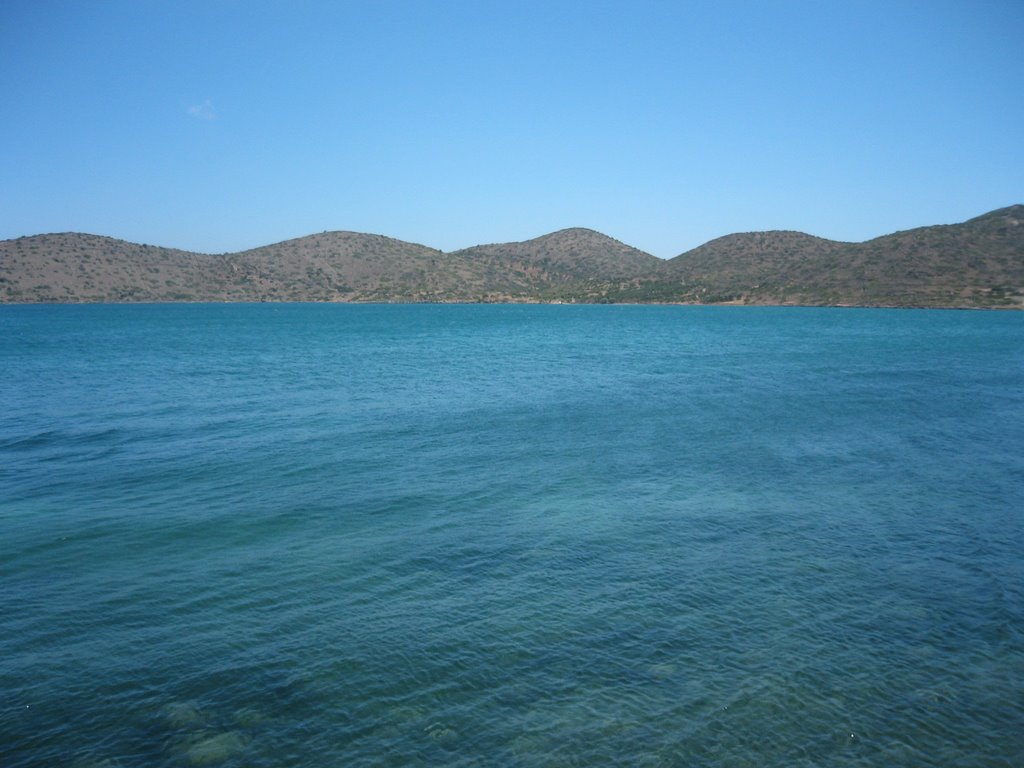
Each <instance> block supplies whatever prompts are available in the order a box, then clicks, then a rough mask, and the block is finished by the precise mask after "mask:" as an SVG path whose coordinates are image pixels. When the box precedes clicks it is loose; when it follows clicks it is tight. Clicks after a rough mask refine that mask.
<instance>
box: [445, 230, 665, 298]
mask: <svg viewBox="0 0 1024 768" xmlns="http://www.w3.org/2000/svg"><path fill="white" fill-rule="evenodd" d="M455 253H456V254H457V255H460V256H463V257H465V258H468V259H471V260H472V261H474V262H475V263H481V262H483V263H487V264H490V265H492V266H494V267H495V268H497V269H514V270H524V271H527V272H528V273H530V274H532V275H535V276H540V277H541V278H542V279H543V280H545V281H547V282H550V283H552V284H564V283H569V282H573V281H577V280H584V281H593V280H597V281H602V282H607V281H608V280H615V279H625V278H631V277H639V276H641V275H647V274H650V273H651V271H652V270H656V269H658V268H659V266H660V265H661V263H662V260H661V259H659V258H657V257H656V256H652V255H651V254H649V253H644V252H643V251H640V250H637V249H636V248H633V247H632V246H629V245H626V244H625V243H620V242H619V241H618V240H615V239H613V238H610V237H608V236H607V235H602V234H601V233H600V232H595V231H594V230H592V229H583V228H581V227H575V228H572V229H562V230H559V231H558V232H552V233H551V234H549V235H543V236H542V237H537V238H534V239H533V240H526V241H524V242H521V243H500V244H493V245H477V246H474V247H472V248H466V249H464V250H461V251H456V252H455Z"/></svg>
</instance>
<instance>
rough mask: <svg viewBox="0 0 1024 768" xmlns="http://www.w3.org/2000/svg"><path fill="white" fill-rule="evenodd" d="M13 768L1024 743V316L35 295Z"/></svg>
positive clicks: (25, 360)
mask: <svg viewBox="0 0 1024 768" xmlns="http://www.w3.org/2000/svg"><path fill="white" fill-rule="evenodd" d="M0 372H2V377H0V404H2V408H0V691H2V693H3V696H2V700H0V765H3V766H4V767H5V768H20V767H22V766H58V765H61V766H63V765H71V766H79V768H86V767H91V768H99V767H100V766H105V767H106V768H113V767H114V766H123V767H125V768H127V767H128V766H168V767H171V768H173V767H177V766H191V765H207V766H223V767H225V768H229V767H230V768H234V767H236V766H237V767H241V766H428V765H429V766H442V765H450V766H491V765H498V766H598V765H622V766H1019V765H1022V764H1024V314H1017V313H1012V314H1011V313H980V312H944V311H898V310H893V311H888V310H835V309H831V310H830V309H768V308H710V307H709V308H698V307H575V306H573V307H570V306H562V307H552V306H539V307H528V306H330V305H258V306H257V305H253V306H239V305H234V306H219V305H207V306H202V305H199V306H196V305H183V306H66V307H60V306H36V307H33V306H24V307H0Z"/></svg>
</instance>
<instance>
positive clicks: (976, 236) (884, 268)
mask: <svg viewBox="0 0 1024 768" xmlns="http://www.w3.org/2000/svg"><path fill="white" fill-rule="evenodd" d="M1022 225H1024V206H1021V205H1015V206H1011V207H1009V208H1003V209H1000V210H998V211H992V212H991V213H987V214H985V215H984V216H979V217H977V218H974V219H971V220H970V221H966V222H963V223H961V224H950V225H938V226H931V227H920V228H917V229H911V230H907V231H904V232H896V233H893V234H891V235H885V236H884V237H878V238H875V239H873V240H869V241H867V242H864V243H841V242H836V241H834V240H825V239H823V238H819V237H812V236H811V235H806V234H803V233H800V232H750V233H744V234H736V235H727V236H725V237H720V238H718V239H716V240H712V241H710V242H708V243H705V244H704V245H702V246H700V247H698V248H695V249H693V250H692V251H688V252H687V253H684V254H682V255H680V256H677V257H675V258H674V259H670V260H669V261H667V262H665V263H664V265H663V267H662V269H661V271H660V273H658V274H656V275H652V276H649V277H647V278H646V279H643V280H640V281H634V282H632V283H628V284H620V285H619V286H617V287H616V288H615V289H613V290H611V291H609V293H608V298H609V299H610V300H619V301H621V300H628V299H630V298H634V297H635V298H637V299H638V300H658V301H679V302H686V303H740V304H800V305H857V306H897V307H899V306H924V307H1006V308H1022V307H1024V226H1022Z"/></svg>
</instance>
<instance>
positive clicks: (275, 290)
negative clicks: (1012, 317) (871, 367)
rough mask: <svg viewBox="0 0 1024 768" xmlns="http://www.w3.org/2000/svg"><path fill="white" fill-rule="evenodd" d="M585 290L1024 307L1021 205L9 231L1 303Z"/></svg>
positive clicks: (624, 296)
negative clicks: (920, 218) (429, 236)
mask: <svg viewBox="0 0 1024 768" xmlns="http://www.w3.org/2000/svg"><path fill="white" fill-rule="evenodd" d="M175 301H348V302H365V301H385V302H399V301H401V302H425V301H435V302H456V301H459V302H476V301H487V302H496V301H510V302H511V301H551V302H555V301H577V302H672V303H705V304H707V303H735V304H794V305H857V306H935V307H938V306H949V307H1005V308H1018V309H1019V308H1024V205H1014V206H1011V207H1008V208H1003V209H1000V210H997V211H992V212H990V213H987V214H984V215H982V216H978V217H976V218H973V219H970V220H969V221H966V222H963V223H961V224H950V225H936V226H930V227H920V228H917V229H911V230H906V231H902V232H895V233H892V234H889V235H884V236H882V237H878V238H875V239H872V240H868V241H866V242H863V243H844V242H838V241H833V240H827V239H823V238H820V237H814V236H812V235H808V234H804V233H801V232H788V231H771V232H747V233H738V234H731V235H726V236H724V237H720V238H717V239H715V240H712V241H710V242H708V243H705V244H704V245H701V246H699V247H698V248H695V249H693V250H691V251H688V252H686V253H683V254H680V255H679V256H676V257H675V258H673V259H668V260H662V259H658V258H657V257H655V256H652V255H650V254H648V253H644V252H643V251H640V250H638V249H636V248H633V247H631V246H629V245H626V244H624V243H621V242H619V241H618V240H615V239H613V238H611V237H608V236H607V235H603V234H601V233H600V232H596V231H594V230H591V229H582V228H572V229H564V230H560V231H558V232H553V233H551V234H548V235H543V236H541V237H537V238H534V239H532V240H527V241H524V242H514V243H500V244H490V245H478V246H474V247H472V248H466V249H463V250H459V251H453V252H448V253H445V252H443V251H439V250H437V249H434V248H430V247H428V246H426V245H419V244H416V243H408V242H404V241H401V240H395V239H393V238H389V237H384V236H382V235H370V234H361V233H357V232H323V233H320V234H317V235H309V236H307V237H301V238H296V239H294V240H287V241H284V242H281V243H276V244H273V245H267V246H263V247H260V248H255V249H252V250H248V251H241V252H238V253H227V254H219V255H210V254H200V253H193V252H189V251H182V250H177V249H173V248H162V247H157V246H151V245H142V244H137V243H130V242H126V241H123V240H116V239H113V238H109V237H102V236H98V235H89V234H78V233H62V234H48V235H34V236H30V237H21V238H17V239H14V240H6V241H3V242H0V303H40V302H61V303H72V302H175Z"/></svg>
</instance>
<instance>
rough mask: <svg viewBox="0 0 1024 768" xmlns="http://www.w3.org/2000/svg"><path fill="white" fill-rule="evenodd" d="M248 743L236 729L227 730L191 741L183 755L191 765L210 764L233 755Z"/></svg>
mask: <svg viewBox="0 0 1024 768" xmlns="http://www.w3.org/2000/svg"><path fill="white" fill-rule="evenodd" d="M248 743H249V740H248V739H247V738H246V737H245V736H244V735H243V734H241V733H239V732H238V731H227V732H225V733H218V734H215V735H213V736H206V737H205V738H201V739H199V740H198V741H195V742H193V743H192V744H191V745H190V746H189V747H188V748H187V749H186V750H185V755H186V757H188V761H189V763H191V764H192V765H210V764H212V763H219V762H223V761H224V760H227V759H228V758H229V757H234V756H235V755H237V754H238V753H239V752H241V751H242V750H244V749H245V747H246V745H247V744H248Z"/></svg>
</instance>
